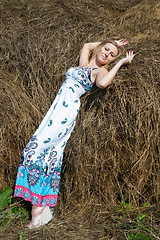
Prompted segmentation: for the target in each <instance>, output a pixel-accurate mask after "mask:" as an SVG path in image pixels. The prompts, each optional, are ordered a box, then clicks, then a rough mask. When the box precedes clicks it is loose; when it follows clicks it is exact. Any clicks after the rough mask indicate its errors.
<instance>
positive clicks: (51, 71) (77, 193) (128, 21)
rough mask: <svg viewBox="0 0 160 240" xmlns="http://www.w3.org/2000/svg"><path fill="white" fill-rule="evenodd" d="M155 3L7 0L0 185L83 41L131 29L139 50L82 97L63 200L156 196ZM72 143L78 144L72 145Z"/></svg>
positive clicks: (11, 175) (63, 203)
mask: <svg viewBox="0 0 160 240" xmlns="http://www.w3.org/2000/svg"><path fill="white" fill-rule="evenodd" d="M159 11H160V9H159V5H158V3H157V2H156V1H152V2H150V1H148V0H147V1H146V0H143V1H138V0H131V1H129V2H128V1H126V0H124V1H121V0H117V1H110V0H107V1H103V0H101V1H98V2H97V1H91V0H83V1H78V0H76V1H74V4H73V3H72V1H70V0H62V1H57V0H54V1H50V0H45V1H36V0H35V1H21V2H19V3H17V1H15V0H12V1H10V2H7V1H4V2H3V3H2V20H1V22H2V46H1V53H2V58H1V86H2V88H1V96H2V104H1V106H2V116H1V117H2V118H1V119H2V128H1V137H2V147H1V152H2V158H1V159H0V163H1V166H2V167H1V170H0V171H1V173H0V174H1V175H0V176H1V177H0V180H1V181H0V183H1V185H0V188H1V189H2V188H4V187H5V186H8V185H10V186H13V185H14V182H15V178H16V170H17V167H18V162H19V156H20V153H21V151H22V149H23V148H24V146H25V145H26V143H27V142H28V140H29V139H30V137H31V136H32V134H33V133H34V131H35V129H36V128H37V127H38V125H39V123H40V122H41V120H42V118H43V117H44V115H45V113H46V112H47V110H48V108H49V106H50V105H51V103H52V101H53V100H54V97H55V95H56V94H57V92H58V89H59V87H60V85H61V84H62V82H63V81H64V79H65V72H66V70H67V69H68V68H69V67H71V66H75V65H77V64H78V56H79V51H80V49H81V47H82V45H83V43H84V42H88V41H100V40H103V39H105V38H108V37H109V38H116V39H118V38H121V37H126V38H128V40H129V42H130V46H129V47H128V48H130V47H131V48H132V49H134V50H135V51H136V52H137V56H136V58H135V60H134V61H133V64H132V65H130V66H126V67H123V68H122V69H121V71H120V72H119V73H118V75H117V77H116V79H115V82H114V83H113V84H112V85H111V86H109V87H108V88H107V89H105V90H99V89H96V88H93V89H92V90H91V91H90V92H89V93H87V94H86V95H85V96H84V97H82V99H81V100H82V108H81V111H80V114H79V116H78V118H77V125H76V128H75V130H74V133H73V134H72V137H71V139H70V140H69V142H68V144H67V147H66V149H65V157H64V163H63V169H62V180H61V189H60V194H59V209H63V208H64V207H65V208H69V207H74V206H75V205H76V204H77V203H79V204H81V206H82V207H83V206H85V204H86V203H88V202H90V201H92V202H94V203H95V204H99V203H100V204H104V206H105V207H108V206H110V205H111V204H117V203H118V202H119V201H121V199H123V198H124V197H126V198H127V199H128V200H129V201H130V202H132V203H134V205H136V206H138V205H139V204H141V203H142V202H152V203H153V202H158V200H159V195H160V167H159V147H158V146H159V143H160V138H159V130H160V125H159V116H160V109H159V105H160V91H159V90H160V82H159V79H160V78H159V58H158V57H159V53H158V51H159V44H158V40H159ZM71 146H72V147H71Z"/></svg>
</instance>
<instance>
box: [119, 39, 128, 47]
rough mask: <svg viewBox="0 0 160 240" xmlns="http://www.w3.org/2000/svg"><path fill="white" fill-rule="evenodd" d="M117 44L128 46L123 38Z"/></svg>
mask: <svg viewBox="0 0 160 240" xmlns="http://www.w3.org/2000/svg"><path fill="white" fill-rule="evenodd" d="M119 42H120V43H121V45H122V46H124V45H126V44H128V41H127V40H126V39H125V38H122V39H120V40H119Z"/></svg>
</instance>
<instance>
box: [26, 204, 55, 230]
mask: <svg viewBox="0 0 160 240" xmlns="http://www.w3.org/2000/svg"><path fill="white" fill-rule="evenodd" d="M51 219H52V213H51V211H50V208H49V207H48V206H47V207H37V206H35V205H32V220H31V222H30V223H29V225H28V228H29V229H34V228H37V227H40V226H43V225H45V224H47V223H48V222H49V221H50V220H51Z"/></svg>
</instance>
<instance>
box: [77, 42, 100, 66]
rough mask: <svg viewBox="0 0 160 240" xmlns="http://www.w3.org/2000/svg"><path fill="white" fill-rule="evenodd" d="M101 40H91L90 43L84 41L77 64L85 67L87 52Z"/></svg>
mask: <svg viewBox="0 0 160 240" xmlns="http://www.w3.org/2000/svg"><path fill="white" fill-rule="evenodd" d="M100 43H101V42H92V43H85V44H84V46H83V48H82V50H81V53H80V59H79V66H80V67H85V66H87V64H88V63H89V53H90V51H92V50H93V49H94V48H95V47H97V46H98V45H99V44H100Z"/></svg>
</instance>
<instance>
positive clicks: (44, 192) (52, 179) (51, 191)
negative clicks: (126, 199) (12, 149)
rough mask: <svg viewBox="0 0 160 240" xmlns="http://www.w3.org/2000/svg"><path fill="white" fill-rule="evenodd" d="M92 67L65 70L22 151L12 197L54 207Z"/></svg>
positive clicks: (87, 88)
mask: <svg viewBox="0 0 160 240" xmlns="http://www.w3.org/2000/svg"><path fill="white" fill-rule="evenodd" d="M92 70H93V68H83V67H75V68H70V69H69V70H68V71H67V73H66V81H65V82H64V83H63V84H62V86H61V88H60V90H59V92H58V94H57V96H56V98H55V100H54V102H53V104H52V105H51V107H50V109H49V111H48V112H47V114H46V116H45V117H44V119H43V120H42V122H41V124H40V126H39V127H38V129H37V130H36V132H35V133H34V135H33V137H32V138H31V140H30V141H29V143H28V144H27V146H26V147H25V148H24V150H23V152H22V154H21V157H20V164H19V168H18V173H17V179H16V186H15V191H14V196H15V197H22V198H24V199H25V200H26V201H30V202H31V203H32V204H34V205H36V206H39V207H40V206H51V207H53V206H56V204H57V197H58V191H59V182H60V173H61V165H62V159H63V152H64V148H65V146H66V143H67V140H68V139H69V137H70V135H71V133H72V131H73V128H74V126H75V122H76V116H77V114H78V111H79V108H80V96H82V95H83V94H84V93H85V92H86V91H88V90H89V89H90V88H91V87H92V82H91V80H90V76H91V71H92Z"/></svg>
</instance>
